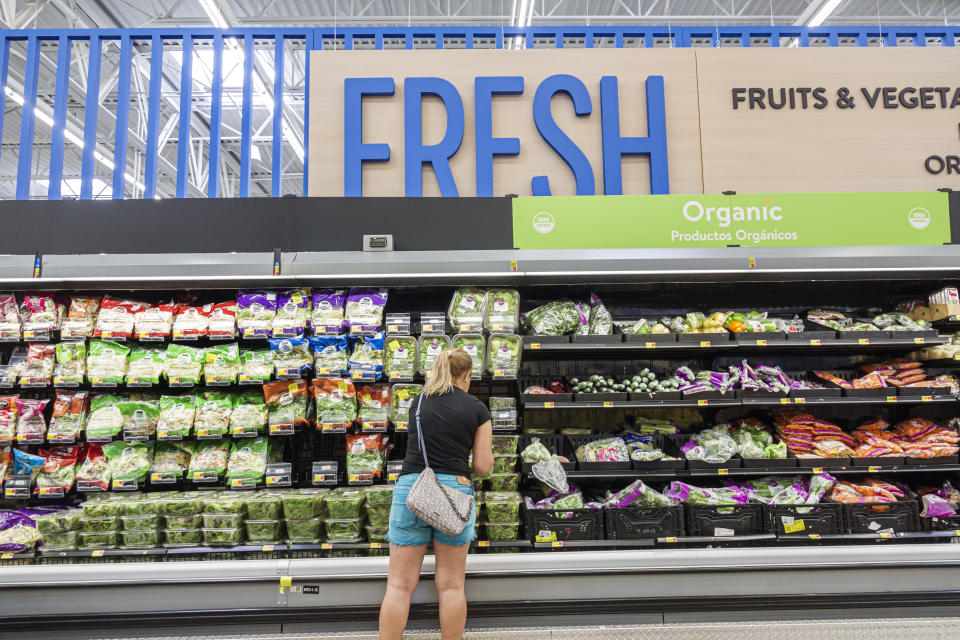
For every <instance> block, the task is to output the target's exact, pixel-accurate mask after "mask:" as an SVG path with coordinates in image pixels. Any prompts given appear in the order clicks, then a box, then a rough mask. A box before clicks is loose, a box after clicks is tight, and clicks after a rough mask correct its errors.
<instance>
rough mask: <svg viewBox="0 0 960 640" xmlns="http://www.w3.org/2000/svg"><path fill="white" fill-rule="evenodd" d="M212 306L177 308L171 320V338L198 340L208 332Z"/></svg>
mask: <svg viewBox="0 0 960 640" xmlns="http://www.w3.org/2000/svg"><path fill="white" fill-rule="evenodd" d="M212 312H213V305H209V304H208V305H205V306H202V307H179V308H178V309H177V315H176V316H175V317H174V319H173V329H172V331H173V337H174V339H176V338H200V337H202V336H206V335H208V334H209V332H210V314H211V313H212Z"/></svg>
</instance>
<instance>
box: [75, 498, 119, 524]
mask: <svg viewBox="0 0 960 640" xmlns="http://www.w3.org/2000/svg"><path fill="white" fill-rule="evenodd" d="M80 508H81V509H82V510H83V517H84V518H111V519H112V518H115V517H116V516H119V515H120V496H119V495H117V494H110V493H108V494H93V495H91V496H89V497H88V498H87V499H86V500H84V502H83V504H81V505H80ZM115 522H116V521H113V523H114V526H116V525H115ZM83 525H84V523H83V520H82V519H81V521H80V528H81V529H84V526H83ZM85 530H87V531H91V530H92V529H89V528H86V529H85Z"/></svg>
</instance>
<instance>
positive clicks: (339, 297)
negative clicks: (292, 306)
mask: <svg viewBox="0 0 960 640" xmlns="http://www.w3.org/2000/svg"><path fill="white" fill-rule="evenodd" d="M346 294H347V292H346V291H345V290H343V289H324V290H320V291H314V292H313V297H312V303H313V313H312V315H311V316H310V326H311V327H313V333H314V335H322V334H331V333H332V334H338V333H341V332H342V331H343V325H344V320H343V319H344V304H345V303H346Z"/></svg>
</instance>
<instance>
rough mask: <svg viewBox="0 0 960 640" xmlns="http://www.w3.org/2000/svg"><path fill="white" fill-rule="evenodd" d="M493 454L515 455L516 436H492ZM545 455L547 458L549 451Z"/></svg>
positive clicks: (518, 443)
mask: <svg viewBox="0 0 960 640" xmlns="http://www.w3.org/2000/svg"><path fill="white" fill-rule="evenodd" d="M492 444H493V454H494V455H513V456H516V455H517V449H518V448H519V446H520V438H519V437H518V436H501V435H495V436H493V443H492ZM547 457H548V458H549V457H550V456H549V452H548V455H547Z"/></svg>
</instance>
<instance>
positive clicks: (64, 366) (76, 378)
mask: <svg viewBox="0 0 960 640" xmlns="http://www.w3.org/2000/svg"><path fill="white" fill-rule="evenodd" d="M56 354H57V355H56V360H57V363H56V365H55V366H54V368H53V384H54V385H58V384H80V383H81V382H83V375H84V373H85V372H86V357H87V347H86V343H85V342H83V341H82V340H81V341H78V342H59V343H57V346H56Z"/></svg>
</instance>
